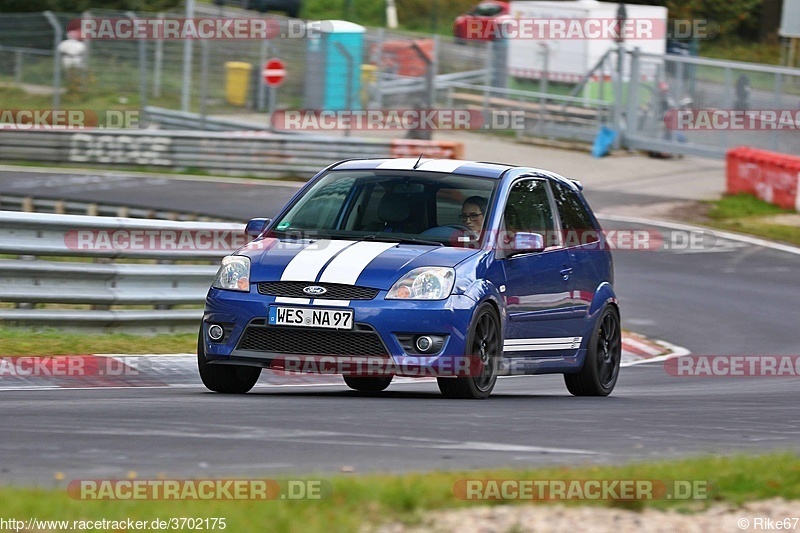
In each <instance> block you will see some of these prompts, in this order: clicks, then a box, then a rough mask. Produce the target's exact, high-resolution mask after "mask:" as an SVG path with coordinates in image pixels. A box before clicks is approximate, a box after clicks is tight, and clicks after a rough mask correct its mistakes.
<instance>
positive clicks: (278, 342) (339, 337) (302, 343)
mask: <svg viewBox="0 0 800 533" xmlns="http://www.w3.org/2000/svg"><path fill="white" fill-rule="evenodd" d="M357 327H358V328H359V329H354V330H350V331H336V330H329V331H326V330H318V329H305V328H292V327H276V326H253V325H251V326H248V327H247V329H246V330H245V332H244V334H243V335H242V340H241V341H240V342H239V349H240V350H251V351H255V352H270V353H281V354H303V355H342V356H345V355H352V356H381V357H387V356H388V355H389V354H388V353H387V352H386V348H384V346H383V343H382V342H381V338H380V336H379V335H378V333H377V332H375V330H373V329H372V328H370V327H368V326H357Z"/></svg>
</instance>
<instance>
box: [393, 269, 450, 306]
mask: <svg viewBox="0 0 800 533" xmlns="http://www.w3.org/2000/svg"><path fill="white" fill-rule="evenodd" d="M455 281H456V271H455V270H453V269H452V268H446V267H422V268H415V269H414V270H412V271H411V272H409V273H408V274H406V275H405V276H403V277H402V278H400V279H399V280H397V283H395V284H394V285H392V288H391V289H389V294H387V295H386V298H387V299H388V300H444V299H445V298H447V297H448V296H450V291H452V290H453V284H454V283H455Z"/></svg>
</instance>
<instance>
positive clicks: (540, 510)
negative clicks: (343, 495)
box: [377, 499, 800, 533]
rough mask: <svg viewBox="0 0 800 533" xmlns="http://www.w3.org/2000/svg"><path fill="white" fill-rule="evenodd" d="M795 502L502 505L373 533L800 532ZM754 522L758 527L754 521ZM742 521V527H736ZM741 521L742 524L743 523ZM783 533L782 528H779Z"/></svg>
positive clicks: (394, 525)
mask: <svg viewBox="0 0 800 533" xmlns="http://www.w3.org/2000/svg"><path fill="white" fill-rule="evenodd" d="M792 517H800V501H794V500H793V501H785V500H783V499H773V500H765V501H759V502H751V503H747V504H745V505H743V506H742V507H741V508H737V507H734V506H731V505H722V504H717V505H713V506H712V507H710V508H708V509H706V510H704V511H702V512H698V513H694V514H679V513H677V512H675V511H657V510H652V509H647V510H644V511H642V512H635V511H628V510H623V509H611V508H607V507H563V506H560V505H536V506H534V505H502V506H495V507H473V508H469V509H456V510H448V511H434V512H430V513H427V514H426V515H425V516H424V518H423V523H422V524H421V525H414V526H406V525H403V524H399V523H391V524H386V525H384V526H382V527H380V528H378V530H377V531H378V532H379V533H422V532H436V533H439V532H441V533H444V532H450V531H453V532H456V531H457V532H458V533H494V532H498V533H501V532H502V533H506V532H514V533H517V532H520V533H521V532H528V531H530V532H534V531H535V532H537V533H551V532H552V533H560V532H564V531H591V532H592V533H628V532H631V533H633V532H639V531H646V532H647V533H679V532H680V533H695V532H696V533H706V532H717V531H719V532H725V533H733V532H737V531H764V530H769V529H768V527H769V526H768V525H767V523H766V520H767V519H769V520H772V521H773V523H772V528H771V529H772V530H773V531H774V530H776V529H778V527H780V526H778V527H776V525H775V521H778V520H781V521H782V520H783V519H785V518H789V519H790V520H788V521H787V524H788V525H789V527H788V530H789V531H800V521H798V522H795V521H794V520H791V519H792ZM757 518H760V519H762V522H760V525H759V522H757V520H756V519H757ZM740 520H741V523H740ZM745 520H746V521H747V523H746V524H745ZM741 526H744V527H741ZM781 529H783V530H785V529H786V528H783V527H781Z"/></svg>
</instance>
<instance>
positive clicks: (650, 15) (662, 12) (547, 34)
mask: <svg viewBox="0 0 800 533" xmlns="http://www.w3.org/2000/svg"><path fill="white" fill-rule="evenodd" d="M618 9H619V4H618V3H612V2H598V1H596V0H578V1H573V2H569V1H568V2H557V1H541V2H511V9H510V17H509V18H511V19H513V20H512V21H511V28H512V31H509V32H508V34H507V37H508V69H509V74H510V75H511V76H512V77H514V78H522V79H536V80H538V79H542V78H544V77H546V78H547V79H548V80H552V81H561V82H567V83H577V82H579V81H580V80H581V78H582V77H583V76H584V75H585V74H586V73H587V72H589V70H590V69H591V68H592V67H594V66H595V65H596V64H597V62H598V61H599V60H600V58H602V57H603V55H604V54H605V53H606V52H607V51H608V50H611V49H615V48H616V47H617V43H616V42H615V40H614V39H613V36H612V34H613V33H614V31H616V28H618V24H617V16H618V15H617V11H618ZM625 11H626V20H627V22H626V24H625V26H624V36H625V41H624V44H625V48H626V49H627V50H632V49H634V48H636V47H638V48H639V49H640V50H641V51H642V52H645V53H652V54H659V55H664V54H665V53H666V47H667V40H666V30H667V8H666V7H660V6H642V5H632V4H625ZM648 27H649V28H650V30H651V31H650V32H649V33H648ZM610 29H611V30H612V31H609V30H610ZM531 30H534V32H533V33H534V34H535V35H531V33H532V31H531ZM627 64H629V63H628V62H626V67H627ZM626 70H627V68H626ZM611 73H612V71H611V70H607V71H606V72H604V73H603V74H602V75H604V76H609V75H611ZM648 74H650V75H652V73H647V72H642V75H643V76H648ZM625 76H627V74H625ZM598 77H599V76H598Z"/></svg>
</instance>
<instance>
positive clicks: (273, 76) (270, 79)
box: [261, 58, 286, 87]
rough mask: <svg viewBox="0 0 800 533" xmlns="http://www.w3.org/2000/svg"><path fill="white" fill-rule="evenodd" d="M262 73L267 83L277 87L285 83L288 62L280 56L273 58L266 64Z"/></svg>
mask: <svg viewBox="0 0 800 533" xmlns="http://www.w3.org/2000/svg"><path fill="white" fill-rule="evenodd" d="M261 74H262V75H263V76H264V82H266V84H267V85H269V86H270V87H277V86H278V85H280V84H281V83H283V79H284V78H285V77H286V64H284V62H283V61H281V60H280V59H278V58H272V59H270V60H269V61H267V63H266V65H264V70H262V71H261Z"/></svg>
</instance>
